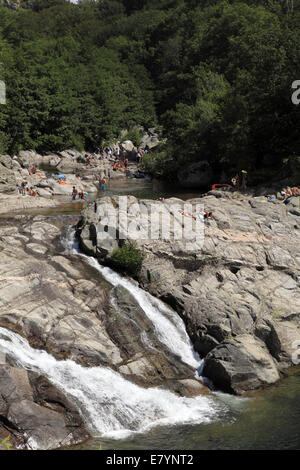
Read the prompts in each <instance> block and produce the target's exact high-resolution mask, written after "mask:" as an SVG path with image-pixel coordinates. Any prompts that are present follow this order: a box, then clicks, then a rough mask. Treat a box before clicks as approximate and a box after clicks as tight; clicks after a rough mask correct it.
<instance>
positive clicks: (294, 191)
mask: <svg viewBox="0 0 300 470" xmlns="http://www.w3.org/2000/svg"><path fill="white" fill-rule="evenodd" d="M281 195H282V196H283V202H284V203H285V204H286V203H287V201H289V198H291V197H297V196H300V189H299V188H298V187H297V186H294V187H293V188H290V187H289V186H287V187H286V188H283V190H282V191H281Z"/></svg>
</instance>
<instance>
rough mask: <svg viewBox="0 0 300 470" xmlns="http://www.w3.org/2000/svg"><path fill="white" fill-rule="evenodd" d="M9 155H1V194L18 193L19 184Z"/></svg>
mask: <svg viewBox="0 0 300 470" xmlns="http://www.w3.org/2000/svg"><path fill="white" fill-rule="evenodd" d="M12 168H13V164H12V159H11V158H10V156H9V155H0V193H13V192H16V189H17V183H16V178H15V175H14V172H13V170H12Z"/></svg>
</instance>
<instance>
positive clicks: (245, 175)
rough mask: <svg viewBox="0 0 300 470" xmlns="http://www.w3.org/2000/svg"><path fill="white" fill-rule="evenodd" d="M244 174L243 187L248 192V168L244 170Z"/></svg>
mask: <svg viewBox="0 0 300 470" xmlns="http://www.w3.org/2000/svg"><path fill="white" fill-rule="evenodd" d="M242 176H243V180H242V188H243V191H244V192H246V191H247V171H246V170H242Z"/></svg>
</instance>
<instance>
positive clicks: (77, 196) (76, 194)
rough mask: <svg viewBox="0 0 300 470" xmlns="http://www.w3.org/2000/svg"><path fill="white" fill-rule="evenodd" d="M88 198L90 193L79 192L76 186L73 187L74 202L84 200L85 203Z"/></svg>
mask: <svg viewBox="0 0 300 470" xmlns="http://www.w3.org/2000/svg"><path fill="white" fill-rule="evenodd" d="M87 197H88V193H87V192H83V191H78V189H77V188H76V186H73V190H72V201H75V200H76V199H82V200H83V201H86V199H87Z"/></svg>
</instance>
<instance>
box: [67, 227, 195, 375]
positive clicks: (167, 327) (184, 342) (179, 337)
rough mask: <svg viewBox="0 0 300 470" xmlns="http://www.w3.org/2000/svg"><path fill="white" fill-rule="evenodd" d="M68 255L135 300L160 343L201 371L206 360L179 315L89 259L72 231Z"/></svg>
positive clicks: (131, 281) (130, 282)
mask: <svg viewBox="0 0 300 470" xmlns="http://www.w3.org/2000/svg"><path fill="white" fill-rule="evenodd" d="M64 246H65V248H66V253H72V254H77V255H79V256H81V257H82V258H85V259H86V260H87V262H88V263H89V264H90V265H91V266H93V267H94V268H95V269H96V270H97V271H98V272H100V274H101V275H102V276H103V277H104V279H106V281H108V282H109V283H110V284H111V285H113V286H114V287H115V286H118V285H119V286H122V287H124V288H125V289H127V290H128V291H129V292H130V294H131V295H132V296H133V297H134V298H135V300H136V301H137V303H138V304H139V306H140V307H141V308H142V310H143V311H144V313H145V314H146V315H147V316H148V318H149V319H150V320H151V322H152V324H153V326H154V329H155V332H156V334H157V337H158V339H159V341H160V342H161V343H162V344H164V345H165V346H166V347H167V348H168V349H169V350H170V351H171V352H173V353H175V354H177V355H178V356H179V357H180V358H181V360H182V361H183V362H185V363H186V364H188V365H190V366H191V367H193V368H194V369H196V370H198V373H199V372H200V371H201V369H202V365H203V361H202V360H201V359H200V357H199V355H198V354H197V353H196V352H195V351H194V348H193V345H192V342H191V340H190V339H189V337H188V335H187V332H186V329H185V325H184V322H183V321H182V319H181V318H180V317H179V315H178V314H177V313H175V312H174V311H173V310H171V309H170V308H168V307H167V306H166V304H164V303H163V302H162V301H160V300H159V299H157V298H155V297H153V296H152V295H150V294H149V293H148V292H146V291H144V290H143V289H141V288H140V287H139V286H138V284H137V282H134V281H133V280H131V279H127V278H126V277H124V276H121V275H120V274H118V273H116V272H115V271H113V270H112V269H110V268H108V267H104V266H101V264H99V263H98V261H97V260H96V259H95V258H93V257H92V256H86V255H84V254H83V253H81V252H80V251H79V249H78V244H77V243H76V242H74V230H72V229H70V230H69V231H68V233H67V235H66V239H65V240H64Z"/></svg>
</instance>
